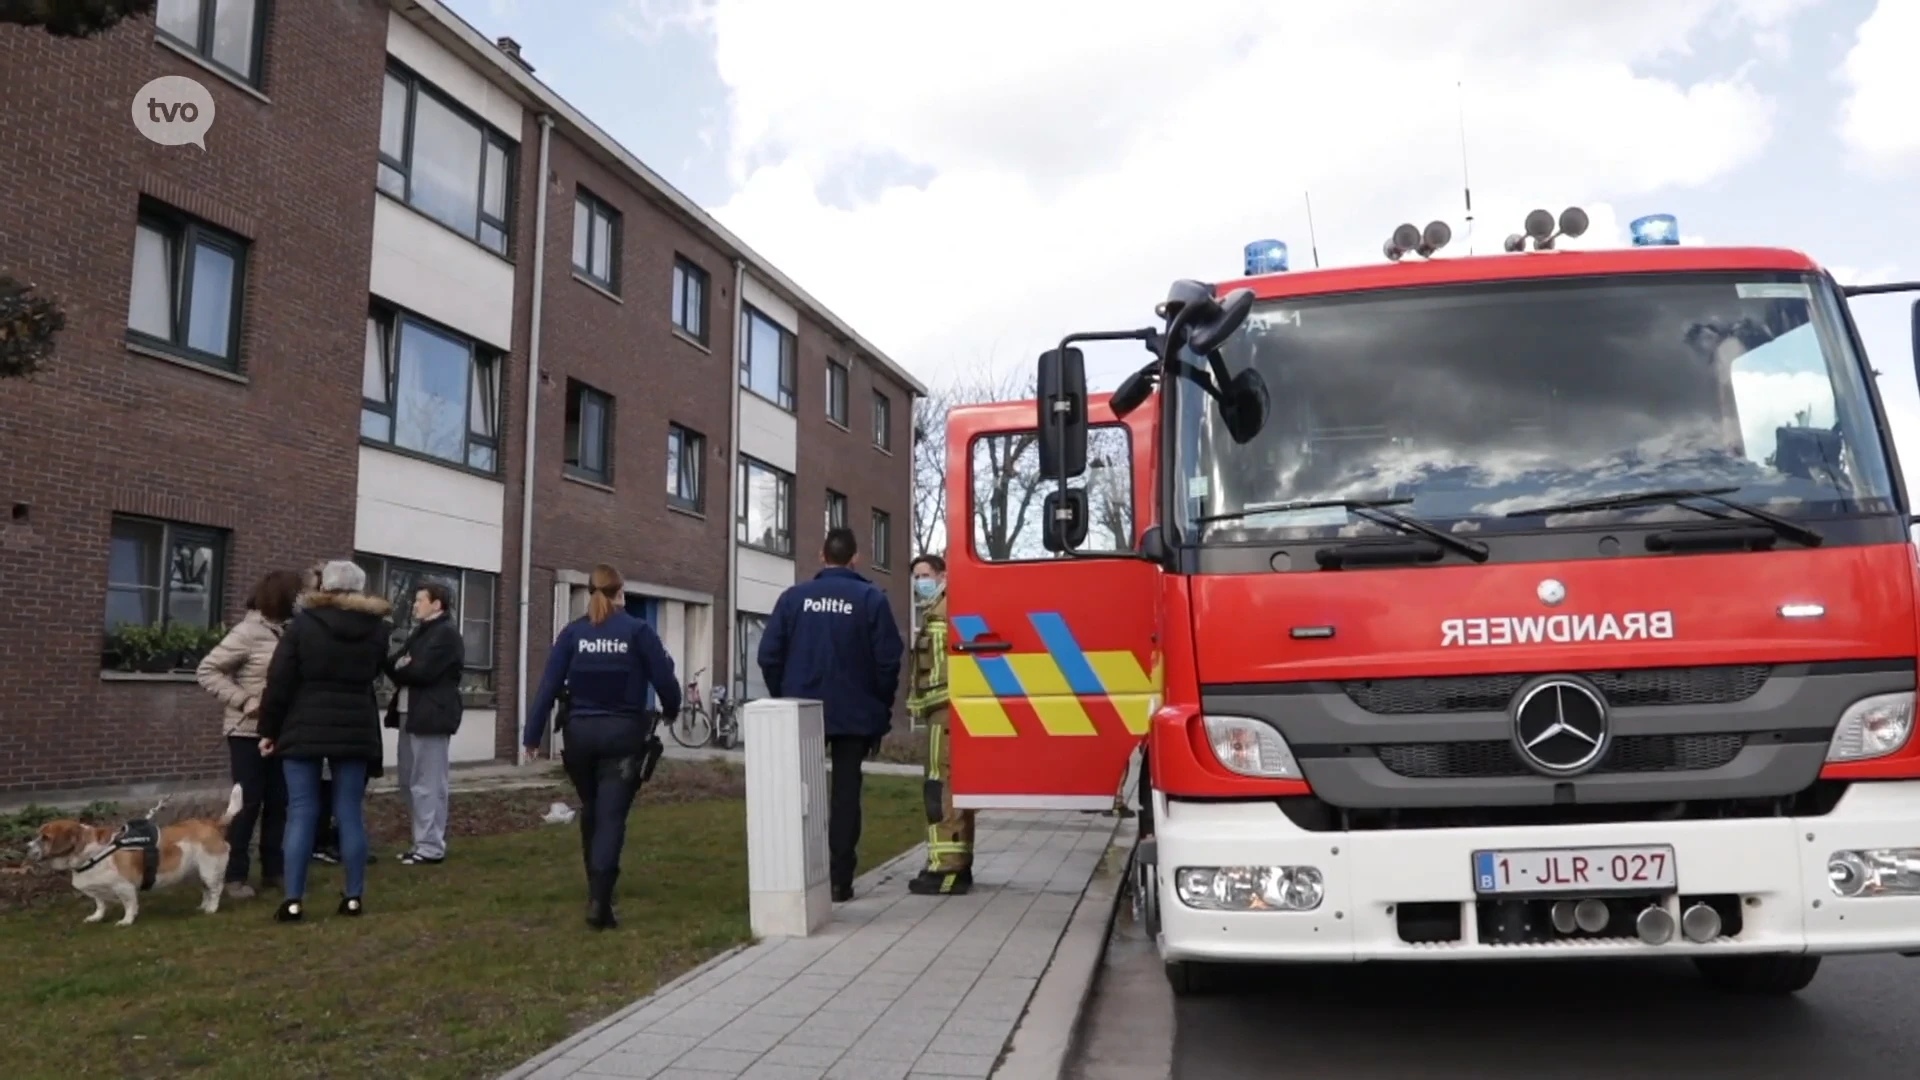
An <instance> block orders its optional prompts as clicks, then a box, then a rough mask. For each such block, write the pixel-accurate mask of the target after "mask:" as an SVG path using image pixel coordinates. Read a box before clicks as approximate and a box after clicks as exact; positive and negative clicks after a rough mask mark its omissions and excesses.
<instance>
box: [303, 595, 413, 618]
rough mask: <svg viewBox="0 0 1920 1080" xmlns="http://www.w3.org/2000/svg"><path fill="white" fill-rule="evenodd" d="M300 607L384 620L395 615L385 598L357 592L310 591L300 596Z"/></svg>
mask: <svg viewBox="0 0 1920 1080" xmlns="http://www.w3.org/2000/svg"><path fill="white" fill-rule="evenodd" d="M300 606H301V607H303V608H339V609H340V610H342V611H361V612H365V613H366V614H368V615H377V616H379V617H380V618H383V619H384V618H386V617H387V616H388V615H391V614H393V605H392V604H389V603H387V601H386V600H385V599H384V598H382V597H378V596H372V595H370V594H367V593H357V592H322V591H321V590H319V589H309V590H307V591H306V592H303V593H301V594H300Z"/></svg>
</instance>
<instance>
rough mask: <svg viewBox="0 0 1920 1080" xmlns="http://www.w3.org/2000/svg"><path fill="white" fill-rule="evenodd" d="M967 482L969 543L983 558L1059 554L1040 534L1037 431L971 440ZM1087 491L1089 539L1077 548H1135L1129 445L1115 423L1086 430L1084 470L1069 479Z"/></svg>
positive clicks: (1043, 483)
mask: <svg viewBox="0 0 1920 1080" xmlns="http://www.w3.org/2000/svg"><path fill="white" fill-rule="evenodd" d="M970 457H971V461H970V462H969V469H970V475H969V477H968V480H969V489H970V490H971V491H972V493H973V503H972V505H971V506H969V507H968V508H967V511H968V513H969V514H970V515H971V516H972V518H973V547H974V554H975V556H976V557H977V558H979V559H981V560H983V561H985V562H1032V561H1039V560H1043V559H1054V558H1058V557H1059V556H1056V555H1055V554H1053V553H1052V552H1050V551H1048V550H1047V549H1046V547H1045V545H1043V544H1042V543H1041V541H1040V534H1041V520H1040V512H1041V506H1042V504H1043V503H1044V502H1045V500H1046V496H1047V491H1048V490H1049V489H1050V487H1051V485H1052V481H1051V480H1050V479H1049V478H1047V477H1045V476H1042V475H1041V474H1040V450H1039V446H1038V442H1037V435H1036V433H1035V432H1033V431H1031V430H1028V431H1004V432H995V433H993V434H990V435H982V436H980V437H979V438H977V439H975V440H974V441H973V451H972V453H971V455H970ZM1068 486H1069V487H1074V488H1082V489H1085V490H1086V493H1087V509H1088V515H1089V516H1088V522H1087V542H1086V543H1085V544H1082V545H1081V546H1080V550H1081V551H1129V550H1132V548H1133V540H1134V535H1133V445H1132V440H1131V439H1130V438H1129V436H1128V433H1127V429H1126V427H1125V426H1124V425H1121V424H1101V425H1097V426H1095V427H1093V428H1092V429H1091V430H1089V431H1088V433H1087V471H1086V472H1085V473H1083V474H1081V475H1080V476H1078V477H1075V478H1074V479H1073V480H1071V481H1069V482H1068Z"/></svg>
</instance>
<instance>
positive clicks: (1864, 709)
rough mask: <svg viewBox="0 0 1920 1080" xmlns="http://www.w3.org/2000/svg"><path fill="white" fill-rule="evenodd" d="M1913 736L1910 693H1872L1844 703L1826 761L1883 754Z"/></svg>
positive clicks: (1868, 757) (1868, 758)
mask: <svg viewBox="0 0 1920 1080" xmlns="http://www.w3.org/2000/svg"><path fill="white" fill-rule="evenodd" d="M1912 736H1913V693H1912V691H1904V692H1902V693H1898V694H1875V695H1874V696H1872V697H1866V698H1861V699H1860V700H1859V701H1856V702H1854V703H1853V704H1851V705H1849V706H1847V711H1846V712H1844V713H1841V714H1840V723H1839V726H1837V727H1835V728H1834V729H1833V741H1832V742H1830V743H1828V744H1827V760H1828V761H1868V760H1871V759H1873V758H1878V757H1886V756H1887V755H1888V754H1891V753H1893V752H1894V751H1896V750H1899V749H1901V748H1902V747H1904V746H1906V745H1907V740H1908V739H1910V738H1912Z"/></svg>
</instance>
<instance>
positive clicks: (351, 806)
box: [280, 758, 367, 900]
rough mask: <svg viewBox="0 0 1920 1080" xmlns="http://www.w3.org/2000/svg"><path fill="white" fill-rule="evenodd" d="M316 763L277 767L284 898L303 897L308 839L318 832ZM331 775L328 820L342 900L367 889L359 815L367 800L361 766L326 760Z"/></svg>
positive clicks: (364, 822) (364, 834)
mask: <svg viewBox="0 0 1920 1080" xmlns="http://www.w3.org/2000/svg"><path fill="white" fill-rule="evenodd" d="M321 760H322V759H320V758H287V759H285V760H283V761H282V762H281V763H280V767H281V769H282V770H284V771H285V773H286V777H287V838H286V842H285V843H284V844H282V845H281V847H282V848H283V849H284V854H285V857H286V872H287V880H286V897H287V899H289V900H300V899H304V898H305V897H306V895H307V865H308V860H309V859H311V858H312V857H313V840H314V833H315V832H316V831H318V830H319V828H320V764H321ZM326 763H327V765H328V766H329V767H330V768H331V769H332V772H333V783H332V784H330V785H328V786H329V787H331V788H332V789H333V820H334V824H335V827H336V828H338V829H339V830H340V862H341V863H342V864H343V865H344V866H345V867H346V870H347V890H346V894H347V895H348V896H359V895H361V892H362V890H364V889H365V888H366V885H367V820H366V818H365V817H364V816H363V815H362V814H361V810H362V805H361V804H362V802H363V800H364V799H365V798H366V794H367V763H366V762H364V761H343V760H340V759H339V758H331V759H327V762H326Z"/></svg>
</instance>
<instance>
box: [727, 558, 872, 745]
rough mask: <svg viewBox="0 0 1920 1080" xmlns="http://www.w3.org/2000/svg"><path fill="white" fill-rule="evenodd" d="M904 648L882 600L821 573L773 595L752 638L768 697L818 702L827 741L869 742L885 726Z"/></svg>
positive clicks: (842, 572) (853, 580)
mask: <svg viewBox="0 0 1920 1080" xmlns="http://www.w3.org/2000/svg"><path fill="white" fill-rule="evenodd" d="M905 649H906V645H905V643H904V642H902V641H901V640H900V624H899V623H897V622H895V621H894V618H893V607H892V606H891V605H889V604H888V603H887V594H886V593H883V592H881V591H880V587H879V586H877V585H875V584H874V583H873V582H871V581H868V580H867V579H866V578H864V577H861V576H860V575H859V574H856V573H854V572H853V571H852V570H849V569H847V568H846V567H842V566H829V567H827V568H826V569H825V570H822V571H820V572H819V573H818V574H815V575H814V577H813V580H812V581H806V582H802V583H800V584H798V585H795V586H794V587H793V588H791V589H788V590H787V591H786V592H784V593H781V594H780V599H779V601H778V602H777V603H775V604H774V605H773V614H772V615H771V616H769V617H768V618H767V630H766V634H765V636H763V637H762V638H761V639H760V673H761V674H762V675H763V676H765V677H766V680H767V692H768V693H769V694H771V695H773V696H774V697H786V698H813V699H816V700H818V701H820V702H821V703H823V705H824V707H825V708H824V711H825V713H826V721H827V734H828V735H864V736H867V737H870V738H876V739H877V738H879V737H880V736H882V735H885V734H886V733H887V732H888V730H889V729H891V728H892V727H893V699H894V697H895V696H896V695H897V694H898V693H899V692H900V660H901V654H902V653H903V652H904V651H905Z"/></svg>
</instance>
